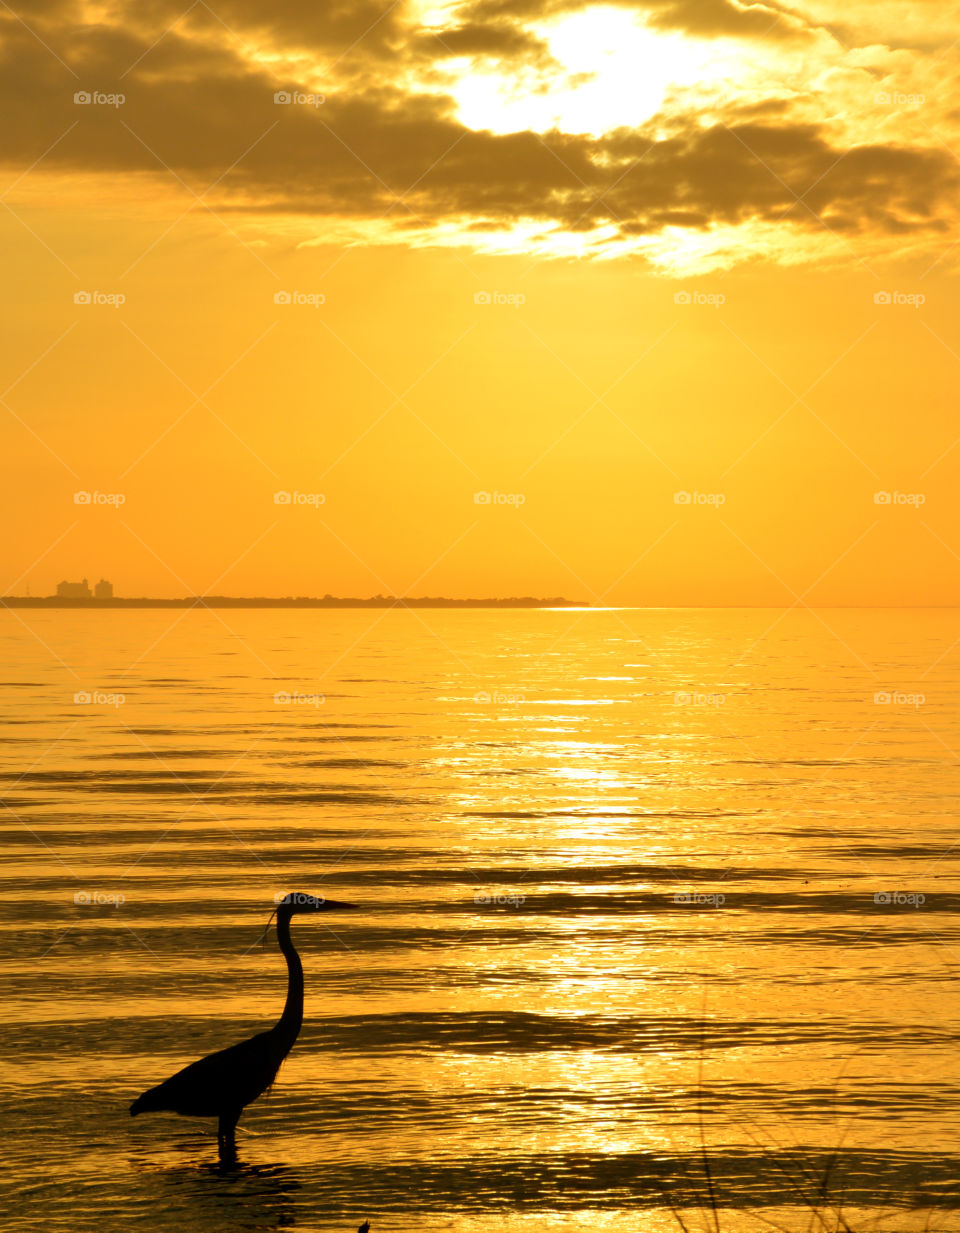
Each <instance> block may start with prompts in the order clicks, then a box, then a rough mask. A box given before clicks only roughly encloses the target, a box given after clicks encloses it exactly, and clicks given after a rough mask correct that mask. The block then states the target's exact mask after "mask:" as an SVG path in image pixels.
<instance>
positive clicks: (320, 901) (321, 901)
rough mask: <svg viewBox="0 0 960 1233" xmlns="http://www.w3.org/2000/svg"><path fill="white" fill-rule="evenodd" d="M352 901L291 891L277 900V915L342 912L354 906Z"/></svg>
mask: <svg viewBox="0 0 960 1233" xmlns="http://www.w3.org/2000/svg"><path fill="white" fill-rule="evenodd" d="M355 907H356V904H354V903H344V901H343V900H342V899H325V898H324V897H323V895H306V894H304V893H303V891H291V892H290V894H289V895H284V896H283V898H282V899H278V900H277V915H278V916H279V915H280V914H281V913H283V915H284V916H294V915H296V914H297V913H298V912H343V911H347V910H349V909H350V908H355Z"/></svg>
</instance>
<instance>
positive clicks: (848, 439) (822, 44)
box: [0, 0, 960, 606]
mask: <svg viewBox="0 0 960 1233" xmlns="http://www.w3.org/2000/svg"><path fill="white" fill-rule="evenodd" d="M181 5H184V0H176V2H173V0H171V2H169V3H168V2H167V0H137V2H134V0H127V2H125V0H114V2H108V0H105V2H104V3H85V4H84V3H80V4H77V3H61V2H59V0H31V4H30V5H29V7H26V6H24V7H21V8H17V6H14V7H13V8H6V7H5V6H4V8H3V9H2V10H0V55H2V57H3V65H2V72H0V92H2V105H3V111H4V114H5V116H6V118H7V121H6V123H4V125H3V126H2V127H0V161H2V179H0V183H2V185H3V187H2V189H0V200H2V202H3V205H4V209H3V210H2V211H0V235H2V240H3V246H4V267H3V268H4V277H5V294H4V295H3V297H2V299H0V304H2V313H3V319H2V327H3V336H4V339H5V342H6V346H5V347H4V348H3V351H2V360H0V392H2V399H3V401H2V406H0V415H2V417H3V419H2V423H3V437H4V447H3V451H2V467H3V474H2V495H0V500H2V503H3V516H4V519H5V522H6V524H7V527H8V528H9V529H10V530H11V532H12V533H11V534H9V535H7V536H5V537H4V540H3V549H2V553H3V559H2V570H3V587H4V590H5V591H6V592H7V593H10V594H23V593H24V591H25V589H26V588H27V587H29V588H30V591H31V593H32V594H48V593H50V592H51V591H52V590H53V588H54V586H55V584H56V583H57V582H58V581H59V580H60V579H61V578H77V579H78V578H80V577H81V576H83V575H86V576H88V577H89V578H90V579H91V581H95V580H96V579H98V578H99V577H101V576H106V577H108V578H111V579H112V580H113V581H114V583H115V585H116V587H117V591H118V593H119V594H121V595H142V594H151V595H181V594H185V593H192V592H197V593H204V592H211V593H214V594H216V593H229V594H237V595H243V594H246V595H252V594H269V595H288V594H324V593H325V592H332V593H335V594H353V595H367V594H374V593H377V592H393V593H398V594H447V595H455V596H467V595H510V594H539V595H558V594H563V595H567V596H569V597H572V598H582V599H586V600H590V601H592V602H605V603H619V604H665V605H670V604H746V605H750V604H761V605H776V606H780V605H790V604H793V603H795V602H803V603H806V604H818V603H819V604H824V605H830V604H893V605H898V604H901V605H924V604H957V603H960V585H958V577H960V574H958V565H960V555H958V554H960V521H958V517H957V508H958V507H957V499H956V497H955V495H954V494H955V491H956V488H957V479H958V474H957V468H958V465H960V450H958V449H956V448H955V447H956V445H957V442H958V434H960V429H958V417H957V413H956V401H957V400H956V389H957V385H958V378H960V324H958V320H960V319H958V316H957V313H956V311H955V308H956V303H957V296H956V285H955V279H956V268H957V257H958V255H960V248H955V245H956V244H957V241H958V239H960V232H958V215H960V198H958V190H960V168H958V164H957V154H956V153H955V151H960V107H958V104H957V97H958V94H957V90H956V86H955V78H956V76H957V68H958V64H960V13H958V12H957V11H955V10H954V9H953V8H952V6H949V5H942V4H939V3H934V2H933V0H914V2H913V3H900V2H891V0H870V2H864V0H845V2H844V3H840V2H839V0H837V2H835V3H828V2H824V3H791V4H779V3H763V4H745V3H737V2H735V0H649V2H646V3H633V4H616V5H612V4H603V5H598V4H592V3H574V2H567V0H555V2H554V0H546V2H541V0H511V2H510V3H507V2H506V0H476V2H474V3H470V2H468V3H462V4H457V3H449V4H430V3H403V2H400V3H395V4H392V5H386V4H382V3H379V2H375V3H365V2H363V0H360V2H357V3H345V4H339V5H338V4H324V5H318V4H316V3H314V2H312V0H311V2H309V3H308V2H307V0H275V2H273V3H271V4H269V5H267V4H265V3H262V2H260V0H218V2H217V3H216V4H207V3H205V2H204V0H197V3H194V4H193V5H192V6H189V7H186V6H184V7H181ZM78 493H79V494H90V500H89V501H86V500H85V499H84V497H81V498H80V499H79V500H78V499H77V496H76V494H78ZM277 493H281V494H290V500H289V501H285V500H284V499H281V500H280V501H279V502H278V501H277V499H276V494H277ZM478 494H480V499H479V500H478ZM486 497H488V498H489V499H485V498H486Z"/></svg>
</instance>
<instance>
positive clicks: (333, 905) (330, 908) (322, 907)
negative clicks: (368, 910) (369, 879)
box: [313, 896, 359, 912]
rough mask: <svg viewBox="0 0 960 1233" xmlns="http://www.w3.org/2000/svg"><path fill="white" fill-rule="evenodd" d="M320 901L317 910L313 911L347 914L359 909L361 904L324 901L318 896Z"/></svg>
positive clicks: (335, 900) (339, 900) (336, 900)
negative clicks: (351, 910) (346, 912)
mask: <svg viewBox="0 0 960 1233" xmlns="http://www.w3.org/2000/svg"><path fill="white" fill-rule="evenodd" d="M318 900H319V902H318V903H317V906H316V908H314V909H313V910H314V911H315V912H345V911H349V910H350V909H351V908H356V907H359V904H356V903H346V902H345V901H344V900H342V899H323V898H320V897H319V896H318Z"/></svg>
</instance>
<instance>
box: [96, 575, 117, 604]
mask: <svg viewBox="0 0 960 1233" xmlns="http://www.w3.org/2000/svg"><path fill="white" fill-rule="evenodd" d="M93 593H94V595H95V596H96V598H97V599H113V583H112V582H107V580H106V578H101V579H100V581H99V582H98V583H97V585H96V586H95V587H94V588H93Z"/></svg>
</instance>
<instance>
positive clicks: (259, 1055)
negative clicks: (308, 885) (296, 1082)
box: [130, 892, 356, 1163]
mask: <svg viewBox="0 0 960 1233" xmlns="http://www.w3.org/2000/svg"><path fill="white" fill-rule="evenodd" d="M355 906H356V905H355V904H352V903H341V902H338V901H337V900H335V899H324V898H322V897H321V896H319V895H304V894H302V893H300V892H295V893H292V894H289V895H285V896H284V898H283V899H282V900H281V902H280V903H279V904H278V905H277V912H276V915H277V941H278V942H279V943H280V949H281V951H282V952H283V955H284V958H285V959H286V961H287V1000H286V1003H285V1005H284V1007H283V1014H282V1015H281V1016H280V1018H279V1020H278V1021H277V1023H276V1024H275V1025H274V1026H273V1027H272V1028H270V1030H269V1031H268V1032H260V1033H259V1034H258V1035H256V1036H251V1037H250V1039H249V1040H242V1041H241V1042H240V1043H239V1044H238V1045H231V1047H230V1048H229V1049H221V1050H220V1051H219V1053H211V1054H210V1055H209V1056H208V1057H202V1058H201V1059H200V1060H199V1061H198V1062H192V1063H191V1064H190V1065H189V1066H185V1067H184V1068H183V1070H179V1071H177V1073H176V1074H175V1075H173V1076H171V1078H169V1079H167V1081H166V1082H165V1083H161V1084H159V1085H158V1086H157V1087H152V1088H150V1089H149V1090H148V1091H146V1092H144V1093H143V1095H142V1096H138V1097H137V1099H136V1100H135V1101H134V1102H133V1104H132V1105H131V1106H130V1113H131V1115H132V1116H133V1117H136V1115H137V1114H138V1113H161V1112H169V1113H182V1114H184V1115H186V1116H187V1117H215V1118H217V1148H218V1151H219V1155H220V1160H221V1162H223V1163H233V1162H234V1161H235V1160H236V1156H237V1145H236V1138H235V1130H236V1125H237V1122H238V1121H239V1119H240V1114H241V1113H242V1112H243V1110H244V1109H245V1108H246V1107H247V1105H248V1104H250V1103H251V1102H252V1101H254V1100H256V1099H257V1097H258V1096H262V1095H263V1093H264V1092H265V1091H266V1090H267V1089H268V1088H269V1087H271V1086H272V1084H273V1081H274V1080H275V1079H276V1077H277V1071H278V1070H279V1069H280V1067H281V1065H282V1064H283V1061H284V1059H285V1058H286V1056H287V1054H288V1053H289V1052H290V1050H291V1049H292V1048H293V1044H294V1041H295V1040H296V1039H297V1036H298V1035H299V1033H300V1025H301V1024H302V1023H303V964H302V963H301V962H300V956H299V955H298V954H297V952H296V949H295V947H294V945H293V942H292V941H291V938H290V918H291V917H292V916H294V915H296V914H297V913H300V912H339V911H342V910H345V909H348V908H353V907H355ZM268 928H269V926H268Z"/></svg>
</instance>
